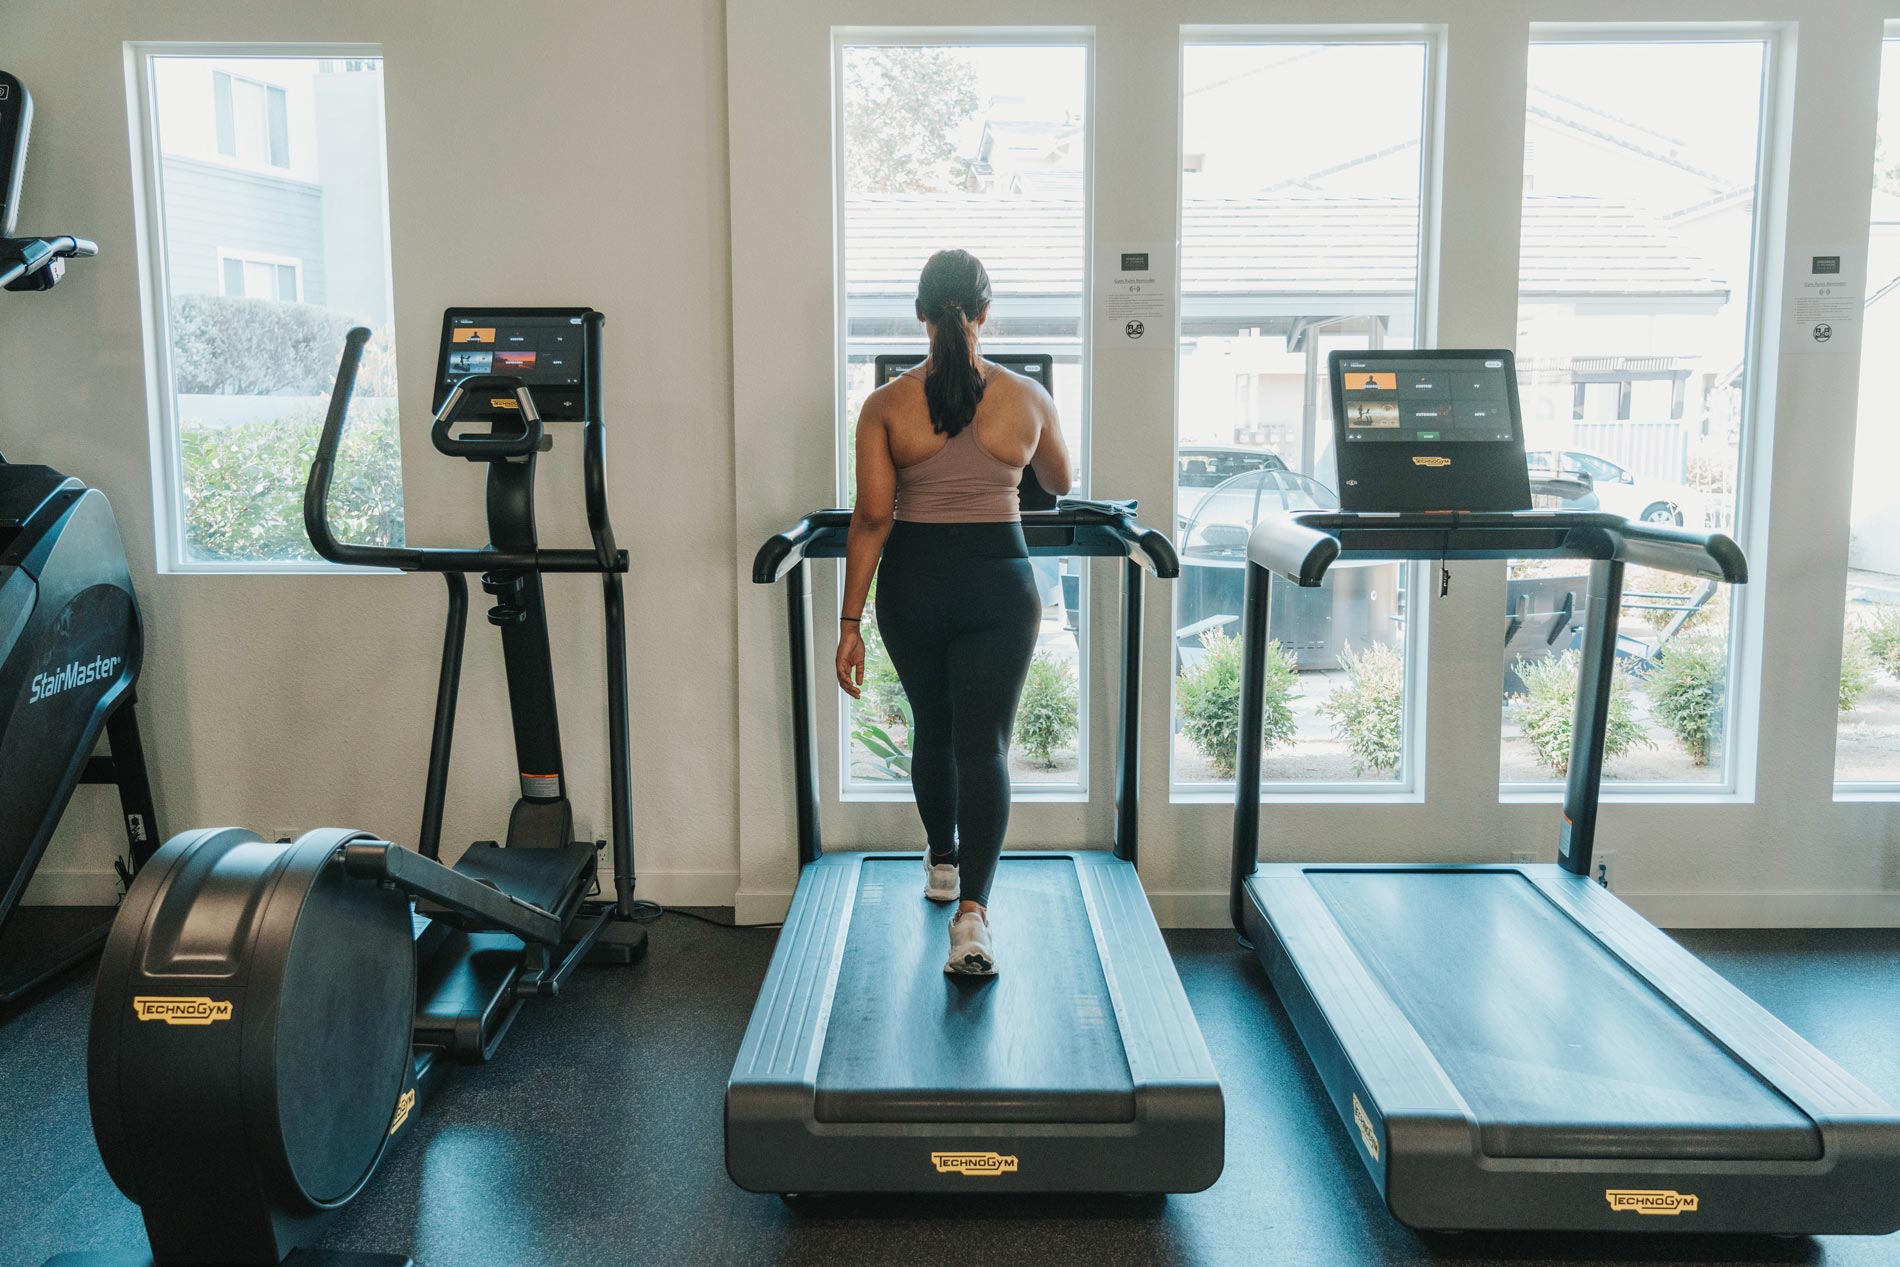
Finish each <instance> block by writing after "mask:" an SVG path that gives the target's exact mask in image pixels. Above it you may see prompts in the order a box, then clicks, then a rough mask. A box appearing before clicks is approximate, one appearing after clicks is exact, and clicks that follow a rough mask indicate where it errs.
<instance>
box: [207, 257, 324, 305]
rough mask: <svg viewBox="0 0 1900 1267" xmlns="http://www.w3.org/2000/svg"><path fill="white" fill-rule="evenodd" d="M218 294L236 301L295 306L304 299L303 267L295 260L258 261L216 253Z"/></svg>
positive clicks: (264, 259) (256, 258)
mask: <svg viewBox="0 0 1900 1267" xmlns="http://www.w3.org/2000/svg"><path fill="white" fill-rule="evenodd" d="M218 280H219V282H220V284H221V289H220V291H219V293H220V294H223V295H227V296H232V297H235V298H238V299H276V300H280V301H282V302H283V303H287V304H294V303H296V302H297V301H298V300H299V299H301V298H303V265H302V264H301V263H299V262H298V261H297V260H280V259H275V258H261V259H260V258H258V257H257V256H245V255H238V254H236V253H234V252H231V251H219V252H218Z"/></svg>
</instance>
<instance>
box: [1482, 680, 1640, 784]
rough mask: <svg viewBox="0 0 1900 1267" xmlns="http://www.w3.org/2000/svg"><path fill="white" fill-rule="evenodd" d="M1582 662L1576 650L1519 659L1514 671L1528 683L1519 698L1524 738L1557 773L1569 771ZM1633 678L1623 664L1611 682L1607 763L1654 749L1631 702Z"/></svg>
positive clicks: (1539, 757) (1540, 759) (1553, 772)
mask: <svg viewBox="0 0 1900 1267" xmlns="http://www.w3.org/2000/svg"><path fill="white" fill-rule="evenodd" d="M1582 663H1583V657H1582V656H1581V655H1579V654H1578V653H1577V652H1575V651H1566V652H1564V653H1563V654H1562V655H1559V656H1550V657H1547V658H1545V659H1542V660H1525V659H1519V660H1518V661H1517V664H1516V665H1515V666H1514V667H1515V668H1516V670H1517V675H1518V677H1519V678H1521V679H1523V682H1524V694H1523V695H1520V696H1515V697H1514V698H1515V699H1516V700H1517V702H1518V708H1519V710H1520V717H1519V721H1520V722H1521V724H1522V725H1523V727H1524V737H1525V738H1526V739H1528V740H1530V745H1531V750H1532V751H1533V752H1535V753H1536V754H1537V760H1538V762H1539V763H1540V764H1541V765H1543V766H1544V768H1545V769H1547V770H1549V771H1550V772H1551V773H1552V774H1557V775H1564V774H1568V773H1569V772H1570V743H1571V735H1572V731H1573V729H1574V723H1575V721H1576V710H1577V676H1578V672H1579V670H1580V668H1581V666H1582ZM1629 688H1630V681H1629V675H1628V674H1627V673H1626V672H1624V670H1623V668H1622V666H1621V665H1618V666H1617V668H1616V670H1615V676H1613V677H1612V678H1611V679H1610V723H1609V727H1608V732H1607V733H1606V734H1605V735H1604V740H1603V756H1604V759H1605V760H1609V759H1611V758H1613V757H1620V756H1622V755H1623V754H1624V753H1626V752H1628V751H1629V750H1630V749H1631V748H1634V747H1636V746H1637V745H1639V744H1640V745H1642V746H1643V747H1645V748H1647V747H1650V746H1652V745H1651V744H1650V742H1649V737H1648V736H1647V735H1645V734H1644V733H1643V726H1642V723H1641V722H1639V721H1637V720H1636V706H1635V703H1634V702H1633V701H1632V700H1631V699H1630V693H1629Z"/></svg>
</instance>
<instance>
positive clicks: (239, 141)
mask: <svg viewBox="0 0 1900 1267" xmlns="http://www.w3.org/2000/svg"><path fill="white" fill-rule="evenodd" d="M211 91H212V94H213V100H214V103H215V108H216V110H217V115H218V153H220V154H223V155H224V156H225V157H227V158H235V159H237V160H238V161H240V162H244V163H257V164H268V165H269V166H271V167H289V166H290V94H289V93H288V92H286V91H285V90H284V89H283V88H280V87H278V86H277V85H276V84H263V83H259V82H257V81H256V80H255V79H240V78H237V77H236V76H234V75H232V74H230V73H229V72H228V71H222V70H219V71H213V72H212V74H211Z"/></svg>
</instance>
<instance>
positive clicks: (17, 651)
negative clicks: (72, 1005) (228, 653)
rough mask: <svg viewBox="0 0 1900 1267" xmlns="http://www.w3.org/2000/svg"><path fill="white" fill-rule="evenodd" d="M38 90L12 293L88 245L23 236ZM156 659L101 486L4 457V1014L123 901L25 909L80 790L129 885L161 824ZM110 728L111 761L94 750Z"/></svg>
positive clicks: (4, 129) (87, 250)
mask: <svg viewBox="0 0 1900 1267" xmlns="http://www.w3.org/2000/svg"><path fill="white" fill-rule="evenodd" d="M32 126H33V98H32V96H31V95H30V94H29V93H28V92H27V90H26V86H25V85H24V84H22V83H21V82H20V81H19V80H18V79H16V78H15V77H14V76H12V75H9V74H7V73H6V72H4V71H0V286H4V287H5V288H6V289H7V290H11V291H39V290H51V289H52V288H53V287H54V286H55V285H56V284H58V282H59V280H60V278H61V277H63V276H64V275H65V264H66V260H67V259H69V258H78V257H83V256H89V255H95V254H97V253H98V248H97V247H96V246H94V245H93V244H92V243H91V242H88V241H86V240H85V239H84V238H76V237H71V236H61V237H52V238H16V237H14V236H13V232H14V229H15V226H16V224H17V222H18V219H19V210H20V191H21V187H22V185H23V184H24V177H25V173H26V143H27V137H28V134H29V133H30V132H31V131H32ZM143 653H144V638H143V632H142V628H141V625H140V621H139V606H138V599H137V597H136V596H135V595H134V594H133V592H132V574H131V571H130V569H129V568H128V567H127V566H126V559H125V546H124V545H123V544H122V543H121V541H120V539H119V528H118V524H117V523H116V522H115V521H114V519H113V517H112V507H111V505H110V504H109V503H108V502H107V501H106V497H105V494H104V493H101V492H99V491H98V490H97V489H92V488H87V487H86V485H85V484H83V483H81V482H80V481H79V480H77V479H74V478H73V477H72V476H70V475H66V474H63V473H62V472H59V471H56V470H54V469H53V468H51V467H49V466H23V465H17V464H13V463H9V462H8V461H7V460H6V458H5V457H4V456H3V455H0V1008H4V1007H7V1006H10V1005H12V1004H14V1003H18V1002H20V1001H21V1000H23V999H24V998H25V997H26V996H27V995H29V994H30V993H32V992H33V991H35V990H37V989H38V988H39V987H40V986H42V985H44V984H45V983H47V982H48V981H50V980H52V979H53V978H55V977H57V976H59V975H60V974H61V973H63V972H65V971H66V970H67V969H69V968H72V967H74V966H76V965H78V964H79V963H81V962H83V961H84V960H85V959H87V958H88V957H89V956H91V955H92V954H93V953H94V952H96V951H97V950H98V949H99V947H100V945H101V944H103V943H104V941H105V939H106V932H107V930H108V929H109V928H111V926H112V917H113V911H114V909H115V908H114V907H112V906H34V907H23V906H21V904H20V903H21V900H22V898H24V896H25V894H26V889H27V885H28V883H29V882H30V881H31V880H32V878H33V872H34V870H35V869H36V868H37V867H38V866H39V862H40V858H41V856H42V855H43V854H44V853H45V852H46V846H47V842H48V841H50V840H51V839H52V837H53V831H54V829H55V828H56V827H58V825H59V820H60V817H61V816H62V815H63V814H64V813H65V812H66V806H67V804H68V803H69V802H70V801H71V800H72V795H73V791H74V789H75V788H76V787H77V786H78V785H79V784H81V783H110V784H112V785H114V786H115V787H116V788H117V789H118V793H119V808H120V811H121V814H122V816H123V820H124V823H125V837H126V853H125V855H124V856H123V857H122V858H119V859H115V861H114V869H115V870H116V871H117V873H118V877H119V882H120V884H121V885H129V884H130V883H131V880H132V875H133V872H134V871H136V870H137V869H138V867H139V866H140V865H141V864H143V863H144V861H145V860H146V859H147V858H148V857H150V856H151V853H152V850H153V848H154V842H155V840H156V838H157V832H158V828H157V825H156V816H155V814H154V812H153V808H152V788H151V781H150V779H149V778H148V777H147V775H146V770H145V753H144V748H143V746H142V745H141V743H140V740H139V726H138V718H137V714H136V712H135V710H134V706H133V701H134V697H135V692H134V686H135V684H136V683H137V680H138V673H139V667H140V663H141V660H142V658H143ZM101 732H104V733H105V734H106V735H107V736H108V738H109V740H110V742H111V747H112V751H111V755H109V756H108V755H103V754H95V753H94V752H93V749H94V748H95V747H96V746H97V745H98V742H99V736H100V734H101Z"/></svg>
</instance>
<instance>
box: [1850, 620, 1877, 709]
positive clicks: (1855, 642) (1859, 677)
mask: <svg viewBox="0 0 1900 1267" xmlns="http://www.w3.org/2000/svg"><path fill="white" fill-rule="evenodd" d="M1867 642H1868V640H1867V636H1866V635H1865V634H1863V633H1861V632H1860V631H1859V630H1857V629H1850V630H1848V631H1847V636H1846V637H1844V638H1842V639H1841V711H1842V712H1843V713H1845V712H1850V711H1852V709H1853V707H1854V705H1856V704H1858V703H1860V697H1861V696H1863V695H1865V694H1866V693H1867V691H1868V688H1869V687H1871V686H1873V684H1874V678H1875V677H1877V676H1878V675H1879V673H1880V666H1879V664H1877V663H1876V662H1875V660H1874V653H1873V650H1872V648H1870V647H1869V646H1868V645H1867Z"/></svg>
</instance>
